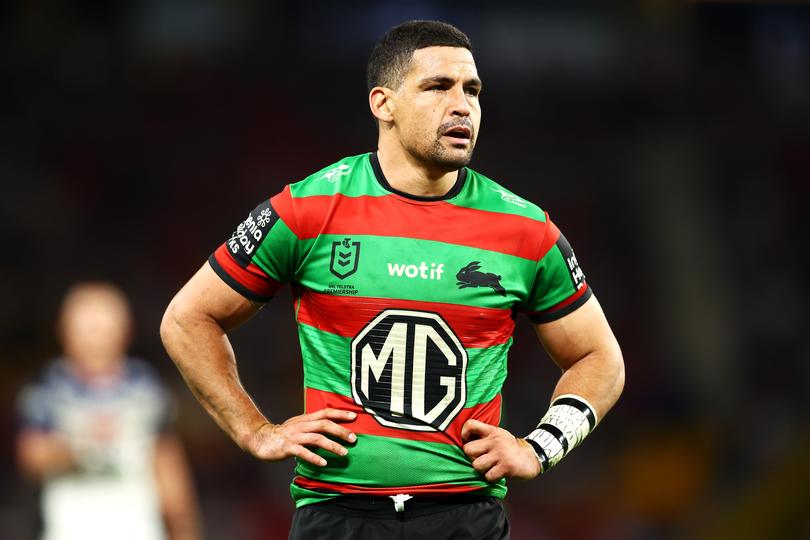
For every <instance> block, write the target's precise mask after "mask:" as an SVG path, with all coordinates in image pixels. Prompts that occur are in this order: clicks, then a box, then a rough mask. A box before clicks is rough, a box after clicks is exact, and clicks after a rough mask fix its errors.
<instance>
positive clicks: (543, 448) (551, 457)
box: [524, 394, 597, 472]
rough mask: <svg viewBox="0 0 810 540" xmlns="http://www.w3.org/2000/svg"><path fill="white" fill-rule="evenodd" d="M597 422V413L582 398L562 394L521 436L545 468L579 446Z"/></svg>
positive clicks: (544, 469)
mask: <svg viewBox="0 0 810 540" xmlns="http://www.w3.org/2000/svg"><path fill="white" fill-rule="evenodd" d="M596 423H597V418H596V413H595V412H594V410H593V407H591V405H590V403H588V402H587V401H586V400H585V398H582V397H580V396H575V395H573V394H565V395H562V396H559V397H558V398H557V399H555V400H554V402H553V403H552V404H551V407H549V409H548V412H546V415H545V416H544V417H543V419H542V420H540V423H539V424H537V428H535V430H534V431H532V432H531V433H529V434H528V435H527V436H526V437H524V438H525V439H526V441H528V443H529V444H531V445H532V448H534V451H535V453H536V454H537V459H538V460H540V467H541V469H542V472H545V471H547V470H548V469H550V468H551V467H553V466H554V465H556V464H557V463H559V462H560V460H561V459H562V458H564V457H565V456H566V455H567V454H568V452H570V451H571V450H573V449H574V448H576V447H577V446H579V444H580V443H581V442H582V441H583V440H584V439H585V437H587V436H588V434H589V433H590V432H591V431H593V428H595V427H596Z"/></svg>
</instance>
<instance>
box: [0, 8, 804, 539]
mask: <svg viewBox="0 0 810 540" xmlns="http://www.w3.org/2000/svg"><path fill="white" fill-rule="evenodd" d="M0 18H1V19H0V20H1V21H2V22H0V43H1V44H2V46H0V59H2V60H0V76H1V77H2V90H0V95H2V96H3V99H2V101H0V115H1V116H0V118H2V121H0V178H1V179H2V186H3V196H2V198H0V209H2V213H1V214H0V226H1V227H2V231H3V236H4V238H5V240H4V242H5V245H6V247H7V249H6V251H5V252H4V254H3V255H2V263H1V264H0V299H2V310H0V355H2V364H0V369H2V372H0V375H1V376H0V441H2V443H0V538H3V539H9V540H14V539H26V538H32V536H33V534H34V532H33V531H34V528H35V526H36V525H35V524H36V514H37V508H36V491H35V488H34V487H33V486H31V485H29V484H28V483H26V482H25V481H24V480H23V479H22V478H21V477H20V476H19V474H18V473H17V472H16V470H15V467H14V459H13V434H14V430H15V415H14V399H15V395H16V393H17V392H18V390H19V388H20V387H21V385H22V384H24V383H25V382H26V381H28V380H30V378H31V377H33V376H34V375H35V374H36V373H37V371H38V370H39V369H40V368H41V366H42V365H43V364H44V363H45V362H46V360H48V359H49V358H52V357H53V356H55V355H57V354H58V352H59V347H58V343H57V341H56V339H55V337H54V333H53V325H54V321H55V318H56V315H57V309H58V306H59V302H60V300H61V297H62V295H63V294H64V292H65V291H66V289H67V288H68V287H69V286H70V285H71V284H72V283H73V282H75V281H76V280H82V279H107V280H111V281H113V282H115V283H117V284H119V285H120V286H121V287H122V288H123V289H124V290H125V291H126V292H127V293H128V294H129V295H130V297H131V299H132V301H133V307H134V312H135V317H136V325H137V332H136V337H135V341H134V345H133V353H134V354H135V355H137V356H140V357H142V358H145V359H146V360H147V361H148V362H150V363H151V364H152V365H154V366H155V367H156V368H157V369H158V370H159V372H160V373H161V375H162V376H163V378H164V380H165V381H166V383H167V384H168V385H169V386H170V387H171V388H172V389H173V391H174V394H175V397H176V400H177V402H178V404H179V417H178V421H177V430H178V432H179V433H180V435H181V436H182V438H183V440H184V441H185V443H186V445H187V448H188V453H189V456H190V459H191V462H192V465H193V470H194V475H195V480H196V485H197V489H198V492H199V496H200V499H201V504H202V506H203V510H204V519H205V527H206V530H207V534H208V537H209V538H211V539H220V538H221V539H232V538H233V539H247V540H253V539H271V538H281V537H284V538H286V532H287V528H288V524H289V521H290V517H291V514H292V510H293V507H292V502H291V500H290V498H289V492H288V485H289V482H290V479H291V477H292V466H293V465H292V463H291V462H289V463H282V464H262V463H259V462H257V461H254V460H252V459H251V458H249V457H247V456H246V455H245V454H243V453H242V452H241V451H240V450H239V449H238V448H237V447H236V446H235V445H234V444H233V443H232V442H230V440H228V439H227V438H226V436H225V435H224V434H223V433H222V432H220V431H219V429H218V428H216V426H215V425H214V423H213V422H212V421H211V420H209V419H208V417H207V416H205V414H204V413H203V411H202V409H201V408H200V407H199V406H198V405H197V404H196V402H195V401H194V400H193V398H192V397H191V395H190V393H189V391H188V390H187V389H186V387H185V385H184V384H183V382H182V380H181V379H180V377H179V375H178V374H177V372H176V371H175V370H174V367H173V365H172V364H171V362H170V361H169V360H168V359H167V357H166V355H165V352H164V351H163V349H162V347H161V344H160V340H159V336H158V332H157V329H158V325H159V322H160V317H161V316H162V313H163V310H164V308H165V306H166V304H167V303H168V301H169V300H170V298H171V297H172V295H173V294H174V293H175V292H176V290H177V289H178V288H179V287H180V286H181V285H182V284H183V283H184V282H185V281H186V279H188V278H189V277H190V276H191V274H192V273H193V272H194V271H196V269H197V268H198V267H199V266H200V265H201V264H202V263H203V262H204V261H205V259H206V257H207V256H208V255H209V253H210V252H211V251H213V250H214V249H215V248H216V247H217V246H218V244H219V243H220V242H222V241H223V240H225V239H227V238H228V237H229V236H230V234H231V232H232V231H233V229H234V228H235V226H236V225H237V224H238V223H239V222H241V220H242V219H244V216H245V215H246V214H247V212H248V211H249V210H250V209H252V208H253V207H254V206H255V205H256V204H257V203H258V202H260V201H261V200H263V199H265V198H266V197H268V196H270V195H272V194H274V193H275V192H277V191H279V190H280V189H281V188H282V186H283V185H284V184H286V183H288V182H293V181H297V180H299V179H302V178H303V177H305V176H307V175H308V174H310V173H311V172H314V171H316V170H318V169H319V168H321V167H323V166H325V165H327V164H329V163H332V162H334V161H336V160H337V159H339V158H341V157H343V156H345V155H353V154H358V153H362V152H366V151H370V150H373V149H375V145H376V131H375V128H374V124H373V123H372V121H371V117H370V113H369V112H368V110H367V97H366V89H365V82H364V72H365V63H366V60H367V57H368V54H369V52H370V50H371V47H372V46H373V44H374V42H375V41H376V40H377V39H378V38H379V37H381V36H382V34H383V33H385V31H386V30H387V29H388V28H390V27H391V26H393V25H395V24H397V23H399V22H401V21H403V20H407V19H414V18H432V19H441V20H445V21H447V22H451V23H454V24H456V25H458V26H459V27H460V28H461V29H463V30H464V31H466V32H467V33H468V35H469V36H470V38H471V39H472V41H473V44H474V46H475V49H476V50H475V56H476V61H477V64H478V69H479V73H480V74H481V76H482V79H483V80H484V91H483V94H482V97H481V99H482V108H483V124H482V131H481V137H480V140H479V144H478V147H477V149H476V155H475V157H474V159H473V162H472V163H471V166H472V167H473V168H475V169H477V170H479V171H481V172H482V173H484V174H486V175H488V176H490V177H492V178H495V179H496V180H499V181H501V182H502V183H504V184H505V185H506V186H507V187H510V188H511V189H512V190H514V191H516V192H517V193H519V194H521V195H523V196H525V197H526V198H528V199H530V200H532V201H534V202H536V203H538V204H540V205H541V206H542V207H543V208H545V209H547V210H548V211H549V213H550V215H551V216H552V218H553V219H554V220H555V222H556V223H557V224H558V225H559V226H560V228H561V229H562V230H564V231H565V233H566V236H567V237H568V239H569V240H570V241H571V243H572V245H573V246H574V248H575V250H576V253H577V256H578V259H579V261H580V263H581V264H582V267H583V269H584V270H585V273H586V274H587V276H588V281H589V283H590V284H591V285H592V287H593V288H594V290H595V291H596V293H597V295H598V296H599V299H600V301H601V303H602V305H603V307H604V309H605V311H606V313H607V315H608V318H609V320H610V322H611V324H612V326H613V329H614V331H615V333H616V335H617V337H618V339H619V342H620V344H621V345H622V348H623V351H624V356H625V361H626V364H627V385H626V389H625V392H624V395H623V397H622V398H621V400H620V402H619V404H618V405H617V407H616V408H615V409H614V411H613V412H612V413H611V414H610V415H609V416H608V417H607V419H606V420H605V422H604V423H603V424H602V426H601V427H600V429H599V430H597V432H596V433H594V434H593V435H592V436H591V437H590V438H589V440H588V441H587V442H586V443H585V444H584V445H583V446H582V447H581V448H579V449H578V450H577V451H576V452H574V453H573V454H571V455H570V456H569V457H568V458H566V460H565V462H563V464H562V465H561V466H560V467H558V468H556V469H555V470H554V471H553V472H551V473H550V474H548V475H547V476H544V477H542V478H540V479H538V480H536V481H534V482H531V483H524V484H521V483H517V482H512V483H511V485H510V494H509V496H508V497H507V502H508V508H509V512H510V517H511V520H512V525H513V530H514V536H513V537H514V538H516V539H522V538H566V539H659V538H660V539H668V538H780V539H781V538H810V513H809V512H808V511H807V510H808V508H810V459H808V457H810V418H808V414H807V411H808V410H810V407H808V406H809V405H810V398H809V397H808V396H810V345H809V344H808V339H807V334H808V330H810V327H809V326H808V314H807V309H806V307H805V305H806V302H807V301H808V298H809V297H810V293H809V291H808V285H807V281H806V279H803V278H804V277H806V276H807V275H808V257H807V253H806V250H807V247H808V246H807V240H806V233H802V232H801V231H802V227H803V226H802V225H801V223H803V222H804V221H805V220H806V217H805V216H806V213H807V211H808V210H810V198H809V197H808V196H809V195H810V7H806V6H804V5H802V4H800V3H791V4H781V5H780V4H773V3H760V4H758V3H731V2H713V3H702V2H696V3H688V2H686V3H685V2H675V1H665V0H659V1H652V0H651V1H645V2H629V3H623V4H621V7H619V4H615V5H612V7H608V6H607V5H606V3H603V2H595V3H589V2H578V3H563V2H557V3H530V4H528V3H527V4H525V5H523V4H516V3H512V2H499V3H493V2H483V1H478V0H471V1H468V2H465V3H463V4H462V3H454V2H442V1H437V0H434V1H429V0H424V1H415V2H391V1H387V2H386V1H375V2H365V3H346V2H330V3H323V2H321V3H311V2H289V3H287V2H264V1H259V0H230V1H225V0H198V1H192V0H142V1H122V2H110V3H100V2H89V1H66V0H62V1H59V0H39V1H36V0H34V1H26V2H8V3H4V4H3V5H2V7H0ZM805 226H806V225H805ZM805 230H806V229H805ZM232 337H233V342H234V345H235V348H236V351H237V356H238V358H239V362H240V370H241V373H242V377H243V380H244V382H245V384H246V386H247V388H248V390H249V391H250V392H252V394H253V395H254V396H255V398H256V400H257V401H258V402H259V404H260V405H261V406H262V408H263V409H264V410H265V412H266V413H267V414H268V415H269V417H270V418H271V419H273V420H275V421H281V420H283V419H285V418H287V417H289V416H293V415H295V414H299V413H300V412H301V409H302V404H303V395H302V374H301V367H300V366H301V361H300V352H299V349H298V344H297V338H296V337H295V325H294V320H293V313H292V305H291V298H290V293H289V291H285V292H284V293H282V294H279V295H278V297H277V298H276V299H275V300H274V301H273V302H272V303H271V304H270V305H269V306H268V307H267V308H266V309H264V310H263V312H262V313H261V314H260V315H259V316H258V317H257V319H256V320H254V321H252V322H251V323H250V324H248V325H246V326H244V327H243V328H240V329H238V330H237V331H236V332H234V334H233V336H232ZM509 368H510V371H511V377H510V378H509V379H508V381H507V384H506V386H505V389H504V399H505V410H504V426H505V427H507V428H508V429H510V430H513V431H514V432H515V433H518V434H524V433H526V432H528V431H529V430H530V429H531V428H532V427H533V426H534V423H535V422H536V421H537V419H538V418H539V417H540V416H541V415H542V413H543V411H545V409H546V404H547V402H546V396H547V395H550V393H551V390H552V388H553V385H554V383H555V381H556V378H557V376H558V372H557V370H556V368H555V367H554V366H553V365H552V363H551V362H550V361H549V360H548V359H547V357H546V356H545V353H544V352H543V351H542V348H541V347H540V345H539V344H538V343H537V340H536V338H535V337H534V335H533V332H532V329H531V326H530V324H529V322H528V320H525V319H524V320H520V322H519V324H518V330H517V336H516V343H515V346H514V348H513V353H512V356H511V359H510V365H509Z"/></svg>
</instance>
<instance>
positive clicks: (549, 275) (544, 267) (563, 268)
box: [523, 219, 592, 323]
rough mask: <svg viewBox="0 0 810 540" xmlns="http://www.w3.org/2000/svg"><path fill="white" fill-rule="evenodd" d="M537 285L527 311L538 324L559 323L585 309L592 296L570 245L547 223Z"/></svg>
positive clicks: (560, 233) (534, 284)
mask: <svg viewBox="0 0 810 540" xmlns="http://www.w3.org/2000/svg"><path fill="white" fill-rule="evenodd" d="M543 245H544V246H547V249H545V248H544V249H545V252H544V253H541V254H540V259H539V260H538V262H537V267H536V272H535V275H534V283H533V285H532V288H531V292H530V294H529V298H528V299H527V301H526V302H525V304H524V306H523V307H524V309H523V311H525V312H526V313H527V315H528V316H529V319H531V320H532V322H535V323H544V322H551V321H554V320H557V319H559V318H561V317H564V316H565V315H568V314H569V313H572V312H573V311H575V310H576V309H578V308H579V307H580V306H582V305H583V304H584V303H585V302H586V301H587V300H588V299H589V298H590V297H591V295H592V291H591V289H590V287H589V286H588V283H587V282H586V280H585V274H584V273H583V272H582V269H581V268H580V266H579V261H578V260H577V257H576V255H574V250H573V249H572V248H571V244H569V243H568V240H566V238H565V236H564V235H563V234H562V232H560V230H559V229H558V228H557V227H556V226H555V225H554V223H552V222H551V221H550V220H548V219H547V221H546V233H545V238H544V241H543Z"/></svg>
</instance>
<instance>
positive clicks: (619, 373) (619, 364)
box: [613, 343, 625, 401]
mask: <svg viewBox="0 0 810 540" xmlns="http://www.w3.org/2000/svg"><path fill="white" fill-rule="evenodd" d="M613 357H614V365H615V378H614V383H613V396H614V401H615V400H618V399H619V396H621V395H622V392H623V391H624V381H625V370H624V358H623V356H622V351H621V349H620V348H619V345H618V343H617V344H616V346H615V352H614V354H613Z"/></svg>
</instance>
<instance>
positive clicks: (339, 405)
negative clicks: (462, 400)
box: [306, 388, 501, 447]
mask: <svg viewBox="0 0 810 540" xmlns="http://www.w3.org/2000/svg"><path fill="white" fill-rule="evenodd" d="M306 404H307V406H306V410H307V414H309V413H314V412H316V411H320V410H321V409H326V408H330V407H331V408H333V409H342V410H345V411H353V412H355V413H357V418H356V419H355V420H354V421H352V422H341V425H342V426H345V427H346V428H348V429H351V430H352V431H354V432H355V433H361V434H365V435H377V436H380V437H391V438H393V439H406V440H409V441H422V442H436V443H444V444H455V445H456V446H459V447H461V446H463V445H464V442H463V441H462V440H461V428H462V426H463V425H464V422H466V421H467V420H469V419H470V418H474V419H475V420H479V421H481V422H484V423H486V424H491V425H493V426H497V425H498V423H499V422H500V419H501V395H500V394H498V395H496V396H495V397H494V398H493V399H492V400H491V401H489V402H488V403H481V404H479V405H475V406H473V407H467V408H466V409H461V411H459V413H458V415H457V416H456V417H455V418H454V419H453V421H452V422H450V425H448V426H447V428H446V429H445V430H444V431H443V432H441V431H411V430H408V429H397V428H391V427H386V426H383V425H382V424H380V423H379V422H377V420H375V419H374V416H373V415H372V414H370V413H368V412H366V410H365V409H363V407H361V406H360V405H358V404H357V403H355V402H354V401H353V400H352V398H350V397H347V396H341V395H339V394H333V393H331V392H324V391H323V390H316V389H314V388H307V389H306Z"/></svg>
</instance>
